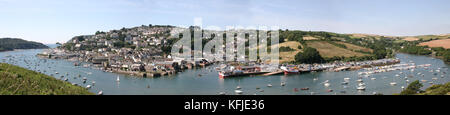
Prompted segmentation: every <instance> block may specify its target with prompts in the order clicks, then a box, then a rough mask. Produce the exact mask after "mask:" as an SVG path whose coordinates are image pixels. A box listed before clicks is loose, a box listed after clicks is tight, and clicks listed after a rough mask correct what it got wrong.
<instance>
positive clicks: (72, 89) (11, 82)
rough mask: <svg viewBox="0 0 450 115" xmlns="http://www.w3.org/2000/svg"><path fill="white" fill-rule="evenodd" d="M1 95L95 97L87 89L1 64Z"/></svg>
mask: <svg viewBox="0 0 450 115" xmlns="http://www.w3.org/2000/svg"><path fill="white" fill-rule="evenodd" d="M0 95H93V93H91V92H89V91H88V90H87V89H86V88H83V87H80V86H74V85H72V84H70V83H69V82H64V81H61V80H58V79H56V78H53V77H51V76H47V75H44V74H41V73H38V72H34V71H31V70H27V69H24V68H21V67H18V66H14V65H10V64H5V63H0Z"/></svg>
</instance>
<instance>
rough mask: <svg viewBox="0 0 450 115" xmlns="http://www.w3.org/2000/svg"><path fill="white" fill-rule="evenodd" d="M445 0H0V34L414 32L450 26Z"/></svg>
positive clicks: (50, 39) (47, 37)
mask: <svg viewBox="0 0 450 115" xmlns="http://www.w3.org/2000/svg"><path fill="white" fill-rule="evenodd" d="M449 5H450V0H0V38H2V37H13V38H22V39H25V40H30V41H37V42H42V43H47V44H50V43H56V42H62V43H64V42H66V41H68V40H69V39H71V38H72V37H74V36H77V35H90V34H94V33H95V32H96V31H109V30H113V29H120V28H122V27H126V28H129V27H135V26H140V25H149V24H153V25H174V26H189V25H194V19H195V18H201V19H202V26H203V27H207V26H217V27H221V28H225V27H226V26H243V27H249V26H256V27H257V26H278V27H280V28H282V29H289V30H305V31H329V32H337V33H365V34H379V35H388V36H414V35H428V34H448V33H450V7H449Z"/></svg>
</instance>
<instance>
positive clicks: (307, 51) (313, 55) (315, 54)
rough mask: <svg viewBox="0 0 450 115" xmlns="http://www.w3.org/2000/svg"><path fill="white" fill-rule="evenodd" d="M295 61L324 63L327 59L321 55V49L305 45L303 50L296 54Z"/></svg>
mask: <svg viewBox="0 0 450 115" xmlns="http://www.w3.org/2000/svg"><path fill="white" fill-rule="evenodd" d="M295 62H296V63H298V64H301V63H306V64H313V63H324V62H325V60H324V59H323V57H322V56H320V54H319V51H317V50H316V49H314V48H311V47H305V48H304V49H303V52H299V53H297V54H296V55H295Z"/></svg>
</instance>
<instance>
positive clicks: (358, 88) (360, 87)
mask: <svg viewBox="0 0 450 115" xmlns="http://www.w3.org/2000/svg"><path fill="white" fill-rule="evenodd" d="M356 89H357V90H366V87H365V86H358V87H356Z"/></svg>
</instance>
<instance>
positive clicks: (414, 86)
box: [400, 80, 423, 95]
mask: <svg viewBox="0 0 450 115" xmlns="http://www.w3.org/2000/svg"><path fill="white" fill-rule="evenodd" d="M422 87H423V85H422V83H420V82H419V80H416V81H414V82H412V83H411V84H409V85H408V87H407V88H406V89H405V90H403V91H402V92H401V93H400V95H414V94H417V92H419V91H421V90H420V88H422Z"/></svg>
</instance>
